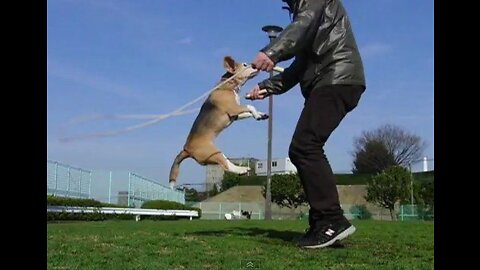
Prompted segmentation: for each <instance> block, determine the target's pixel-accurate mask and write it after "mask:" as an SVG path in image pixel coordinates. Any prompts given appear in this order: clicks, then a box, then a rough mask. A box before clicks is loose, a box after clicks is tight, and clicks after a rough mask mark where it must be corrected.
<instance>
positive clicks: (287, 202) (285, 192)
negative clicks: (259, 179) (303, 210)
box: [262, 174, 307, 210]
mask: <svg viewBox="0 0 480 270" xmlns="http://www.w3.org/2000/svg"><path fill="white" fill-rule="evenodd" d="M262 193H263V197H265V195H266V184H265V186H264V188H263V192H262ZM271 194H272V202H274V203H276V204H278V205H279V206H281V207H287V208H290V209H292V210H294V209H296V208H297V207H299V206H300V205H302V204H304V203H305V202H306V201H307V198H306V196H305V193H304V191H303V186H302V183H301V181H300V178H299V177H298V175H297V174H275V175H272V182H271Z"/></svg>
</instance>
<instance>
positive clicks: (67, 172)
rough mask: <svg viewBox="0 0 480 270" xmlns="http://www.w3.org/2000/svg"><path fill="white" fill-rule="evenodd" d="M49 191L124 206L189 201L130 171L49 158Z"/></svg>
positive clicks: (165, 187)
mask: <svg viewBox="0 0 480 270" xmlns="http://www.w3.org/2000/svg"><path fill="white" fill-rule="evenodd" d="M47 194H50V195H55V196H62V197H74V198H92V199H95V200H98V201H101V202H106V203H112V204H117V205H121V206H130V207H141V205H142V204H143V203H144V202H145V201H148V200H167V201H174V202H178V203H182V204H184V203H185V193H184V192H183V191H178V190H172V189H170V187H167V186H164V185H161V184H160V183H158V182H157V181H155V180H152V179H149V178H147V177H144V176H140V175H138V174H136V173H133V172H128V171H126V172H125V171H115V172H113V171H103V170H95V171H93V170H92V171H91V170H85V169H81V168H76V167H73V166H70V165H67V164H63V163H61V162H58V161H52V160H47Z"/></svg>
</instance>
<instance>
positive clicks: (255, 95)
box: [246, 84, 268, 100]
mask: <svg viewBox="0 0 480 270" xmlns="http://www.w3.org/2000/svg"><path fill="white" fill-rule="evenodd" d="M266 96H268V93H267V90H265V89H260V87H259V86H258V84H257V85H255V86H254V87H253V88H252V90H250V92H248V94H247V96H246V98H247V99H251V100H255V99H264V98H265V97H266Z"/></svg>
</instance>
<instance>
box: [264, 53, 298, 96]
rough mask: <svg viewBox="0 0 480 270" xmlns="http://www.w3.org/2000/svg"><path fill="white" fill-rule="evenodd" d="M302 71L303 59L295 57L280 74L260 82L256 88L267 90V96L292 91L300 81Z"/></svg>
mask: <svg viewBox="0 0 480 270" xmlns="http://www.w3.org/2000/svg"><path fill="white" fill-rule="evenodd" d="M304 69H305V61H304V58H298V57H297V58H295V60H294V61H293V63H292V64H291V65H290V66H289V67H288V68H286V69H285V70H284V71H283V72H282V73H279V74H277V75H275V76H273V77H271V78H269V79H266V80H263V81H261V82H260V83H259V84H258V86H259V87H260V89H266V90H267V96H268V95H272V94H273V95H280V94H283V93H285V92H287V91H288V90H290V89H292V87H294V86H295V85H296V84H297V83H298V82H299V81H300V76H301V74H303V70H304Z"/></svg>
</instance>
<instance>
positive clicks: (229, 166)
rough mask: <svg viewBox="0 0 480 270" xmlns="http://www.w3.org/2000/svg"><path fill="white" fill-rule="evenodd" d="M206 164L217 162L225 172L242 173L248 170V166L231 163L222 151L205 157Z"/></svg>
mask: <svg viewBox="0 0 480 270" xmlns="http://www.w3.org/2000/svg"><path fill="white" fill-rule="evenodd" d="M206 163H207V164H218V165H220V166H222V168H223V169H224V170H225V171H227V172H232V173H235V174H239V175H243V174H246V173H247V172H248V170H250V168H249V167H240V166H237V165H235V164H233V163H232V162H231V161H230V160H228V158H227V157H226V156H225V155H224V154H223V153H221V152H220V153H216V154H214V155H212V156H211V157H209V158H208V159H207V162H206Z"/></svg>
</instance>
